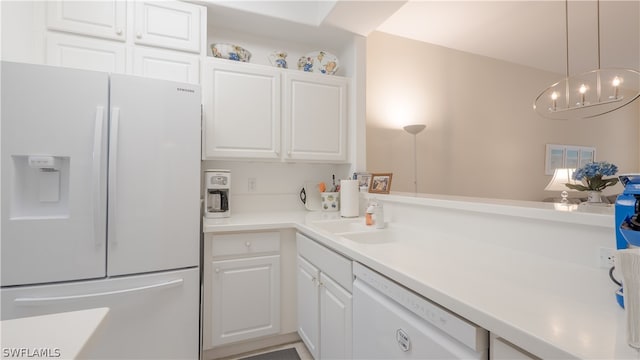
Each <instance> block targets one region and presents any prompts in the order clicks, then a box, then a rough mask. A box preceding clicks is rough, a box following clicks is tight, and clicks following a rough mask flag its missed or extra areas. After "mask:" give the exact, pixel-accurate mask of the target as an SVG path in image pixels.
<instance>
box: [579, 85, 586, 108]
mask: <svg viewBox="0 0 640 360" xmlns="http://www.w3.org/2000/svg"><path fill="white" fill-rule="evenodd" d="M579 91H580V105H582V106H584V94H585V93H586V92H587V86H586V85H585V84H582V85H580V90H579Z"/></svg>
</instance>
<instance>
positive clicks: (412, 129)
mask: <svg viewBox="0 0 640 360" xmlns="http://www.w3.org/2000/svg"><path fill="white" fill-rule="evenodd" d="M426 127H427V126H426V125H424V124H415V125H407V126H405V127H403V129H404V131H406V132H408V133H409V134H411V135H413V192H414V194H417V193H418V146H417V141H416V138H417V137H416V135H418V134H419V133H420V132H422V130H424V129H425V128H426Z"/></svg>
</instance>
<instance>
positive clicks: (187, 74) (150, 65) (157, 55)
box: [133, 46, 200, 84]
mask: <svg viewBox="0 0 640 360" xmlns="http://www.w3.org/2000/svg"><path fill="white" fill-rule="evenodd" d="M133 74H135V75H140V76H145V77H150V78H156V79H164V80H171V81H179V82H188V83H192V84H197V83H198V82H199V81H200V59H199V58H198V56H194V55H193V54H185V53H182V52H179V51H171V50H163V49H154V48H148V47H142V46H139V47H136V48H134V49H133Z"/></svg>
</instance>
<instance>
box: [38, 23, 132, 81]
mask: <svg viewBox="0 0 640 360" xmlns="http://www.w3.org/2000/svg"><path fill="white" fill-rule="evenodd" d="M46 47H47V51H46V62H47V64H49V65H54V66H64V67H71V68H76V69H85V70H94V71H106V72H112V73H124V72H125V71H126V64H127V58H126V48H125V47H124V46H123V45H122V44H120V43H117V42H113V41H108V40H102V39H93V38H87V37H84V36H77V35H71V34H64V33H56V32H51V33H49V34H47V43H46Z"/></svg>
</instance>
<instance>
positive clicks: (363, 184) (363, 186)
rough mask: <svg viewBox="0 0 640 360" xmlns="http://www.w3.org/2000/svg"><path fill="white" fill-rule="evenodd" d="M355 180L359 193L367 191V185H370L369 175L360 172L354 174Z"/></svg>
mask: <svg viewBox="0 0 640 360" xmlns="http://www.w3.org/2000/svg"><path fill="white" fill-rule="evenodd" d="M356 179H357V180H358V187H360V191H361V192H368V191H369V184H371V173H367V172H361V173H356Z"/></svg>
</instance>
